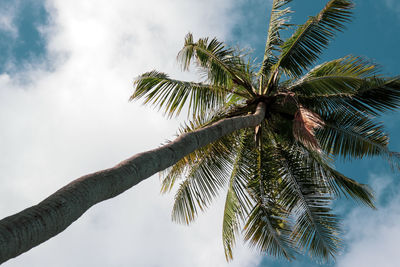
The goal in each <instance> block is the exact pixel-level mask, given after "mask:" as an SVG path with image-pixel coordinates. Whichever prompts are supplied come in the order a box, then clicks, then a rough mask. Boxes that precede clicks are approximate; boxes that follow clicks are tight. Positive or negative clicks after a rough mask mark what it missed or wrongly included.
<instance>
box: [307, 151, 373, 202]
mask: <svg viewBox="0 0 400 267" xmlns="http://www.w3.org/2000/svg"><path fill="white" fill-rule="evenodd" d="M299 150H301V151H302V153H301V154H300V155H301V156H302V159H301V161H302V162H304V163H306V164H307V166H309V168H310V169H311V170H312V171H311V175H312V177H313V179H314V181H316V182H318V183H319V184H322V185H323V186H324V187H326V188H327V189H328V190H329V193H330V194H332V195H334V196H335V197H341V195H344V196H345V197H350V198H352V199H353V200H355V201H357V202H359V203H362V204H364V205H367V206H369V207H371V208H375V206H374V195H373V192H372V190H371V188H370V187H369V186H368V185H365V184H360V183H359V182H357V181H355V180H353V179H351V178H349V177H346V176H345V175H344V174H342V173H340V172H338V171H337V170H335V169H334V167H333V166H332V162H333V159H332V158H329V157H328V156H327V155H324V154H323V153H317V152H315V151H312V150H309V149H308V148H305V147H304V149H302V148H300V147H299Z"/></svg>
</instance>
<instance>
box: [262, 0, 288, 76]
mask: <svg viewBox="0 0 400 267" xmlns="http://www.w3.org/2000/svg"><path fill="white" fill-rule="evenodd" d="M291 1H292V0H274V2H273V3H272V10H271V18H270V22H269V28H268V36H267V41H266V45H265V51H264V59H263V62H262V65H261V69H260V72H259V73H260V74H261V75H263V76H266V75H267V74H268V73H269V71H270V69H271V67H272V66H273V65H274V64H275V63H276V62H277V61H278V58H277V56H276V55H275V52H280V50H281V45H282V44H283V40H282V39H281V36H280V33H279V32H280V31H281V30H283V29H286V28H287V27H288V26H289V24H288V23H287V22H288V18H287V15H288V14H290V13H291V10H290V8H289V7H287V8H284V9H282V7H283V6H285V5H286V4H288V3H289V2H291Z"/></svg>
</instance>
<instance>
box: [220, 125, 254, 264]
mask: <svg viewBox="0 0 400 267" xmlns="http://www.w3.org/2000/svg"><path fill="white" fill-rule="evenodd" d="M252 138H253V134H251V133H249V131H248V130H244V131H243V132H242V134H241V137H240V141H239V142H240V145H239V147H238V150H237V153H236V158H235V162H234V164H233V168H232V172H231V177H230V180H229V186H228V192H227V194H226V200H225V208H224V218H223V223H222V241H223V244H224V251H225V257H226V259H227V260H228V261H229V260H232V259H233V252H232V249H233V247H234V245H235V240H236V235H237V234H238V233H239V230H240V225H241V222H242V221H243V220H244V218H245V216H246V215H247V214H249V210H250V205H251V202H250V199H249V196H248V194H247V192H246V187H247V184H248V180H249V179H250V177H251V173H252V168H251V166H252V164H253V162H254V161H253V158H254V156H253V154H254V153H253V151H252V150H251V149H250V147H253V145H252ZM253 142H254V141H253Z"/></svg>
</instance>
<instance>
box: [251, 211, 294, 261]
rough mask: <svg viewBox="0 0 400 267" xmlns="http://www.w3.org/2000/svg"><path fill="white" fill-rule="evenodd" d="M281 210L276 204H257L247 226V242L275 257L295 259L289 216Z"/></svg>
mask: <svg viewBox="0 0 400 267" xmlns="http://www.w3.org/2000/svg"><path fill="white" fill-rule="evenodd" d="M283 214H284V211H282V210H279V208H278V207H277V206H276V205H275V203H270V204H269V205H267V204H266V203H263V204H261V203H257V204H256V205H255V207H254V208H253V210H252V211H251V213H250V215H249V217H248V219H247V223H246V225H245V228H244V229H245V240H247V241H249V242H250V245H251V246H254V247H256V248H257V249H258V250H259V251H261V252H267V253H268V254H269V255H272V256H274V257H284V258H286V259H288V260H291V259H294V252H293V248H292V247H291V246H292V242H291V239H290V233H291V229H290V226H289V225H288V224H287V218H286V216H287V214H284V217H282V215H283Z"/></svg>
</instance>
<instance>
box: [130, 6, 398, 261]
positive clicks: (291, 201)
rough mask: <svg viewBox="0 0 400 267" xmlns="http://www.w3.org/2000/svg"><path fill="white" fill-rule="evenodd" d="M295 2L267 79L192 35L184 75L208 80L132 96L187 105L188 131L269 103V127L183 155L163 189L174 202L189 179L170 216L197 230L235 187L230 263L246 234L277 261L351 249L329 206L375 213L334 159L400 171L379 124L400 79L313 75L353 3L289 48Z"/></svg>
mask: <svg viewBox="0 0 400 267" xmlns="http://www.w3.org/2000/svg"><path fill="white" fill-rule="evenodd" d="M290 1H291V0H274V1H273V4H272V5H273V6H272V13H271V19H270V25H269V30H268V37H267V41H266V47H265V53H264V58H263V61H262V62H261V64H260V65H259V66H258V69H257V66H256V65H255V64H254V63H253V61H250V60H248V56H247V55H246V54H244V53H243V52H242V51H238V50H236V49H233V48H230V47H228V46H226V45H224V44H223V43H222V42H219V41H218V40H217V39H215V38H214V39H209V38H201V39H199V40H197V41H194V39H193V36H192V34H190V33H189V34H188V35H187V36H186V38H185V42H184V46H183V49H182V50H181V51H180V52H179V54H178V60H179V61H180V62H181V63H182V67H183V69H184V70H188V69H189V66H191V65H192V64H193V63H194V64H195V66H196V67H197V68H198V69H199V70H200V71H201V73H202V74H203V75H202V76H203V78H204V79H203V82H185V81H178V80H174V79H171V78H169V77H168V75H166V74H164V73H161V72H158V71H151V72H148V73H144V74H143V75H141V76H139V77H138V79H137V80H136V81H135V92H134V94H133V95H132V96H131V99H132V100H133V99H138V98H144V99H145V100H144V102H145V103H150V104H155V105H157V106H158V107H159V108H161V109H163V110H164V111H165V113H166V114H167V115H168V116H174V115H177V114H179V113H180V112H181V110H182V109H183V107H184V106H185V105H187V107H188V109H189V113H190V114H191V115H192V119H191V120H190V121H189V122H188V123H187V124H186V125H185V126H184V127H182V129H181V132H182V133H186V132H191V131H194V130H196V129H200V128H202V127H205V126H207V125H210V124H212V123H213V122H216V121H220V120H223V119H225V118H231V117H236V116H241V115H246V114H249V113H253V112H254V111H255V109H256V107H257V106H259V105H260V103H261V104H262V105H264V106H263V107H264V108H265V119H264V120H263V121H262V122H261V124H260V125H258V126H257V127H255V128H245V129H242V130H239V131H236V132H233V133H232V134H228V135H225V136H224V137H222V138H220V139H218V140H217V141H215V142H213V143H210V144H208V145H206V146H204V147H202V148H200V149H198V150H196V151H194V152H193V153H191V154H189V155H187V156H185V157H184V158H183V159H181V160H179V161H178V162H177V163H176V164H175V165H174V166H172V167H171V168H169V169H168V170H167V171H166V175H165V176H164V178H163V181H162V192H168V191H170V190H171V189H172V187H173V185H174V184H175V183H176V181H177V180H180V179H182V178H183V181H182V182H181V183H180V185H179V188H178V190H177V193H176V196H175V203H174V206H173V210H172V218H173V220H175V221H177V222H182V223H187V224H189V223H190V222H191V221H193V220H194V219H195V218H196V216H197V214H198V211H199V210H204V209H205V208H207V207H208V206H209V204H210V203H211V201H212V199H213V198H214V197H215V196H216V195H217V194H218V192H219V191H220V189H222V188H223V187H227V192H226V202H225V210H224V217H223V233H222V237H223V244H224V248H225V255H226V257H227V259H228V260H229V259H231V258H232V248H233V246H234V244H235V236H236V235H237V234H238V233H239V232H240V231H241V230H242V227H243V235H244V239H245V240H247V241H248V242H249V243H250V244H251V245H253V246H255V247H257V248H258V249H259V250H260V251H265V252H267V253H269V254H270V255H273V256H277V257H280V256H283V257H285V258H287V259H293V258H294V257H295V256H296V254H297V253H305V252H307V253H308V254H309V255H310V256H311V257H312V258H315V259H317V260H322V261H327V260H329V259H330V258H333V257H334V256H335V254H336V253H337V252H338V250H339V249H340V246H341V240H340V236H339V235H340V227H339V221H338V217H337V216H335V215H334V214H333V213H332V210H331V208H330V204H331V201H332V200H333V199H335V198H337V197H339V196H342V195H344V196H348V197H351V198H353V199H355V200H356V201H359V202H361V203H364V204H366V205H368V206H370V207H374V205H373V195H372V192H371V190H370V189H369V188H368V187H367V186H366V185H363V184H360V183H358V182H356V181H355V180H352V179H350V178H348V177H346V176H344V175H343V174H341V173H339V172H338V171H336V170H335V169H334V167H333V161H334V159H335V158H336V157H338V156H340V157H343V158H345V159H347V158H364V157H367V156H383V157H385V158H387V159H388V160H389V162H390V163H391V164H392V166H394V167H398V166H397V163H398V159H399V155H398V154H397V153H396V152H391V151H390V150H389V149H388V136H387V134H386V133H385V132H384V130H383V125H382V124H381V123H380V122H379V121H377V117H379V116H380V115H382V114H383V113H384V112H385V111H390V110H393V109H396V108H398V107H399V105H400V104H399V103H400V102H399V100H400V79H399V78H397V77H396V78H387V77H384V76H382V75H381V74H379V68H378V67H377V66H376V65H375V64H373V63H370V62H369V61H367V60H365V59H363V58H360V57H355V56H346V57H343V58H340V59H336V60H332V61H329V62H326V63H323V64H321V65H319V66H316V67H313V68H311V67H312V65H313V64H314V63H315V62H316V61H317V60H318V57H319V55H320V54H321V52H322V50H323V49H324V48H326V46H327V45H328V43H329V41H330V40H331V39H332V38H333V37H334V36H335V34H336V32H337V31H341V30H342V29H343V27H344V23H346V22H348V21H349V20H350V18H351V14H352V13H351V9H352V7H353V5H352V3H351V2H350V1H347V0H331V1H329V2H328V3H327V4H326V6H325V7H324V8H323V9H322V10H321V11H320V12H319V13H318V14H317V15H316V16H314V17H310V18H309V19H308V20H307V21H306V23H304V24H303V25H300V26H298V28H297V29H296V30H295V31H294V33H293V35H292V36H291V37H290V38H288V39H287V40H285V41H284V40H282V39H281V37H280V31H281V30H284V29H286V28H287V27H288V26H289V24H288V23H287V20H288V19H287V15H288V14H289V13H291V10H290V9H289V8H288V7H286V5H287V4H288V3H289V2H290Z"/></svg>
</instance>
